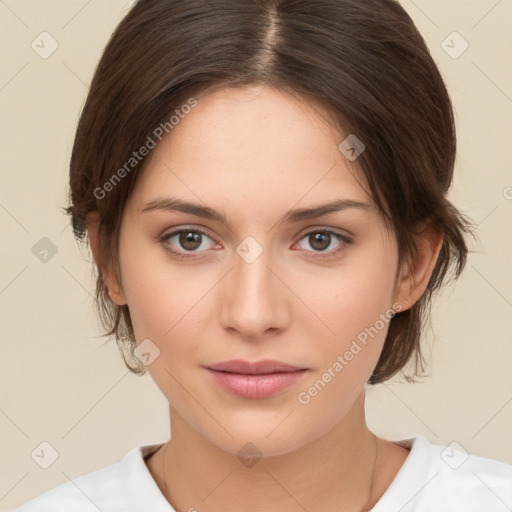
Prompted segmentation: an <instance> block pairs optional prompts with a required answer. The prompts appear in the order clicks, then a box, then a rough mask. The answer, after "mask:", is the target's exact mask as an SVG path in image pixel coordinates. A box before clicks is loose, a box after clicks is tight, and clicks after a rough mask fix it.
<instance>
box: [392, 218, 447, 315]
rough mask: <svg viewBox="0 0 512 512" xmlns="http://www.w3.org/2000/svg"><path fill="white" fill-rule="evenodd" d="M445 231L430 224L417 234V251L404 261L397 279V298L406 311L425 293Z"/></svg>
mask: <svg viewBox="0 0 512 512" xmlns="http://www.w3.org/2000/svg"><path fill="white" fill-rule="evenodd" d="M443 239H444V233H443V232H442V231H441V230H439V229H437V228H436V227H435V226H433V225H431V224H428V225H426V226H425V227H424V228H423V229H422V230H421V232H419V233H418V234H417V235H415V241H416V252H415V254H414V255H412V257H411V260H410V261H409V262H404V263H403V265H402V267H401V270H400V273H399V277H398V280H397V290H396V294H395V300H396V302H398V303H399V304H400V305H401V306H402V309H401V311H405V310H407V309H409V308H411V307H412V306H413V305H414V304H415V303H416V302H417V301H418V300H419V299H420V297H421V296H422V295H423V294H424V293H425V290H426V289H427V286H428V283H429V281H430V277H431V276H432V272H433V271H434V268H435V266H436V263H437V259H438V257H439V252H440V251H441V247H442V245H443Z"/></svg>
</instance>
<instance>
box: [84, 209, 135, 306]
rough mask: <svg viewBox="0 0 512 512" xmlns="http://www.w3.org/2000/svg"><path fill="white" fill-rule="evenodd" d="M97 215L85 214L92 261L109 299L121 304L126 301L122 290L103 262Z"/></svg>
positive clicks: (94, 213)
mask: <svg viewBox="0 0 512 512" xmlns="http://www.w3.org/2000/svg"><path fill="white" fill-rule="evenodd" d="M98 226H99V216H98V212H91V213H89V214H88V215H87V233H88V236H89V244H90V246H91V252H92V255H93V258H94V262H95V263H96V266H97V267H98V271H99V272H100V274H101V277H102V278H103V281H104V282H105V285H106V286H107V289H108V295H109V297H110V300H111V301H112V302H113V303H114V304H116V305H118V306H123V305H124V304H126V303H127V301H126V298H125V296H124V293H123V290H122V289H121V287H120V286H119V284H118V282H117V280H116V279H115V278H114V276H112V275H111V274H110V272H108V269H107V265H106V263H105V258H104V254H103V251H102V247H101V244H100V240H99V236H98Z"/></svg>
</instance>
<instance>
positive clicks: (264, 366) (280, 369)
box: [207, 359, 307, 399]
mask: <svg viewBox="0 0 512 512" xmlns="http://www.w3.org/2000/svg"><path fill="white" fill-rule="evenodd" d="M207 370H208V371H209V373H210V374H211V375H212V377H213V379H214V381H215V382H216V383H217V384H219V385H220V386H221V387H223V388H224V389H225V390H226V391H229V392H231V393H233V394H235V395H237V396H241V397H243V398H251V399H262V398H268V397H271V396H273V395H275V394H276V393H279V392H280V391H282V390H284V389H286V388H288V387H289V386H291V385H292V384H294V383H295V382H297V381H298V380H299V379H300V378H301V377H302V376H303V375H304V374H305V373H306V371H307V369H305V368H300V367H298V366H291V365H289V364H285V363H282V362H280V361H271V360H263V361H257V362H254V363H251V362H250V361H243V360H240V359H237V360H232V361H225V362H222V363H216V364H212V365H209V366H208V367H207Z"/></svg>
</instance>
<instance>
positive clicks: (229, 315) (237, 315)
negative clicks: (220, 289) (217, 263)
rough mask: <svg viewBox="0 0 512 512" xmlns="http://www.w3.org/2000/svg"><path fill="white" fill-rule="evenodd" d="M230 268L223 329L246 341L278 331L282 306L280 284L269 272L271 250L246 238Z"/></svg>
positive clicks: (271, 267)
mask: <svg viewBox="0 0 512 512" xmlns="http://www.w3.org/2000/svg"><path fill="white" fill-rule="evenodd" d="M265 240H268V238H266V239H265ZM265 243H267V242H265ZM268 243H269V242H268ZM233 265H234V269H233V271H232V272H230V274H231V275H230V279H229V280H228V282H229V285H228V287H227V288H228V289H227V293H226V296H225V297H224V301H223V304H224V306H223V311H222V321H223V323H224V327H226V328H229V327H231V328H235V329H236V330H238V331H239V332H240V334H242V335H243V336H244V337H247V338H257V337H259V336H261V335H262V334H263V333H264V332H265V331H266V330H268V329H270V328H277V327H280V326H281V323H282V321H283V320H284V317H283V312H284V311H283V307H284V303H283V302H282V300H283V298H282V296H281V292H282V290H279V284H280V283H279V280H278V279H276V278H275V276H274V275H273V272H272V271H271V270H270V269H273V266H275V264H273V261H272V251H271V250H270V248H267V247H265V246H264V245H263V244H260V243H259V242H258V241H257V240H256V239H255V238H254V237H252V236H248V237H246V238H245V239H244V240H243V241H242V242H241V243H240V244H239V245H238V246H237V248H236V254H233ZM281 286H282V285H281Z"/></svg>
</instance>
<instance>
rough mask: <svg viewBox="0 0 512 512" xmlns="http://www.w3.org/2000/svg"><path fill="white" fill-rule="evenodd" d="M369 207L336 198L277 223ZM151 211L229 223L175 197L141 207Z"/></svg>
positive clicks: (217, 214)
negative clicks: (179, 213) (178, 213)
mask: <svg viewBox="0 0 512 512" xmlns="http://www.w3.org/2000/svg"><path fill="white" fill-rule="evenodd" d="M370 207H371V205H370V204H369V203H365V202H361V201H354V200H352V199H337V200H335V201H331V202H329V203H325V204H321V205H317V206H313V207H310V208H296V209H294V210H289V211H288V212H286V213H285V214H284V215H283V217H282V218H281V219H280V220H279V221H278V224H284V223H289V224H292V223H296V222H300V221H303V220H309V219H316V218H317V217H322V216H323V215H327V214H329V213H335V212H338V211H342V210H347V209H351V208H356V209H363V210H367V209H369V208H370ZM152 211H178V212H182V213H188V214H191V215H195V216H196V217H202V218H205V219H209V220H213V221H217V222H220V223H222V224H224V225H226V226H229V225H230V223H229V221H228V220H227V218H226V216H225V214H224V213H223V212H217V211H215V210H213V209H211V208H209V207H208V206H202V205H200V204H196V203H190V202H188V201H183V200H181V199H178V198H175V197H157V198H156V199H153V200H152V201H149V202H148V203H147V204H146V205H145V206H144V208H142V210H141V213H145V212H152Z"/></svg>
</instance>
